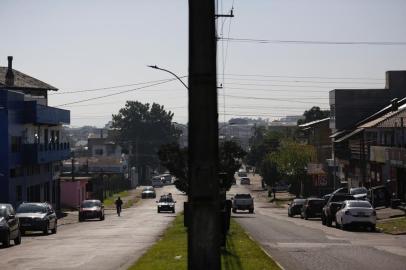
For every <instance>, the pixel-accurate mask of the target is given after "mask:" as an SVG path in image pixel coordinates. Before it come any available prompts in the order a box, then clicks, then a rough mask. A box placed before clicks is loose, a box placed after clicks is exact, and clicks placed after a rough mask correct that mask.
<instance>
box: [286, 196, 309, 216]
mask: <svg viewBox="0 0 406 270" xmlns="http://www.w3.org/2000/svg"><path fill="white" fill-rule="evenodd" d="M305 200H306V199H294V200H293V201H292V203H289V207H288V216H289V217H293V216H296V215H300V212H301V211H302V207H303V204H304V202H305Z"/></svg>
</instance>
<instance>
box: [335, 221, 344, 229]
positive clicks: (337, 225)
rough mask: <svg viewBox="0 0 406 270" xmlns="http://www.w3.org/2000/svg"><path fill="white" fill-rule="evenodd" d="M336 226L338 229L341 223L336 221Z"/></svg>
mask: <svg viewBox="0 0 406 270" xmlns="http://www.w3.org/2000/svg"><path fill="white" fill-rule="evenodd" d="M341 223H343V222H342V221H341ZM336 228H337V229H340V228H341V225H340V224H339V223H338V222H337V221H336Z"/></svg>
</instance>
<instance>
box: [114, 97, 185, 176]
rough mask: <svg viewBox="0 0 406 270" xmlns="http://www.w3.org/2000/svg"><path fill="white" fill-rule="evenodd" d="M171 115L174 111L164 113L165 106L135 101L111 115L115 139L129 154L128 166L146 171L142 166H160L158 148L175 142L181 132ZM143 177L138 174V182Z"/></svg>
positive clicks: (129, 102)
mask: <svg viewBox="0 0 406 270" xmlns="http://www.w3.org/2000/svg"><path fill="white" fill-rule="evenodd" d="M172 118H173V113H172V112H171V111H168V112H167V111H166V110H165V109H164V106H161V105H159V104H157V103H153V104H152V106H151V105H150V104H149V103H145V104H143V103H140V102H138V101H127V102H126V104H125V107H124V108H122V109H120V111H119V112H118V114H116V115H113V123H112V127H113V128H116V129H117V134H116V140H117V141H118V143H119V144H120V145H121V146H122V147H123V149H124V150H126V151H128V152H129V153H130V166H137V168H139V169H142V171H145V170H144V169H143V168H145V166H150V167H152V168H156V167H157V166H158V165H159V160H158V156H157V152H158V149H159V147H160V146H161V145H162V144H167V143H171V142H175V141H177V139H178V137H179V134H180V131H179V130H177V129H176V128H175V126H174V125H173V124H172ZM139 172H140V170H139ZM144 177H145V176H144V175H143V174H141V181H142V180H143V179H144Z"/></svg>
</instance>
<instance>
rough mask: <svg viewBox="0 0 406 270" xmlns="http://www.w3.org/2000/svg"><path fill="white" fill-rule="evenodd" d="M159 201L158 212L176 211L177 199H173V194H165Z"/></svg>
mask: <svg viewBox="0 0 406 270" xmlns="http://www.w3.org/2000/svg"><path fill="white" fill-rule="evenodd" d="M157 203H158V213H161V212H162V211H170V212H172V213H175V203H176V201H174V200H173V198H172V195H163V196H161V198H160V199H159V201H157Z"/></svg>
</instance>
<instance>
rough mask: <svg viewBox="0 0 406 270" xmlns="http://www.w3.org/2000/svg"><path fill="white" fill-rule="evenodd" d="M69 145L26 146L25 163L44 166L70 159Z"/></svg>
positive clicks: (35, 144)
mask: <svg viewBox="0 0 406 270" xmlns="http://www.w3.org/2000/svg"><path fill="white" fill-rule="evenodd" d="M70 153H71V150H70V145H69V143H67V142H66V143H49V144H37V143H34V144H24V155H23V156H24V162H25V163H27V164H44V163H49V162H54V161H58V160H65V159H69V158H70Z"/></svg>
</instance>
